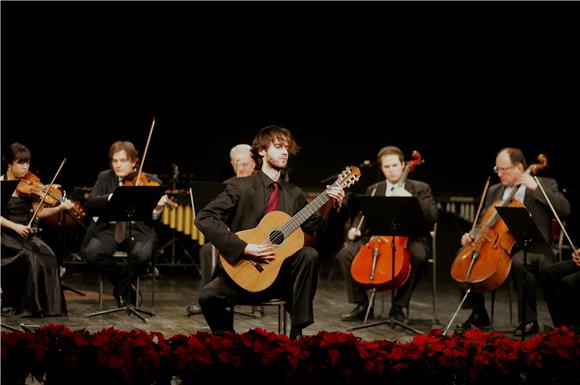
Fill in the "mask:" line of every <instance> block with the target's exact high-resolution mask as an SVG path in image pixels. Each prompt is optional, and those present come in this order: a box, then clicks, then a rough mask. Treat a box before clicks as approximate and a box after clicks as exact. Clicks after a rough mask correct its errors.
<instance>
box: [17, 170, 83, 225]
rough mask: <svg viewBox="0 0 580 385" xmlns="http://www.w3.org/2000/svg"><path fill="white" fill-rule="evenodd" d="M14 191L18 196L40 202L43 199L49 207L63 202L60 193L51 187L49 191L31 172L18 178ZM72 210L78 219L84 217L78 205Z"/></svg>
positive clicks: (62, 195)
mask: <svg viewBox="0 0 580 385" xmlns="http://www.w3.org/2000/svg"><path fill="white" fill-rule="evenodd" d="M16 191H18V193H19V194H20V195H24V196H29V197H30V196H31V197H34V198H37V199H39V200H42V198H43V197H44V204H46V205H47V206H50V207H55V206H58V205H60V204H61V203H64V201H65V198H64V194H63V193H62V191H60V190H59V189H58V188H57V187H56V186H51V187H50V189H49V188H48V186H46V185H44V184H43V183H42V182H41V181H40V178H39V177H38V176H36V175H34V174H33V173H32V172H28V173H26V175H24V177H22V178H20V181H19V183H18V186H16ZM45 195H46V196H45ZM72 210H73V212H74V214H75V215H76V216H77V217H78V218H82V217H84V216H85V213H84V211H83V209H82V208H81V207H80V204H75V205H74V207H73V209H72Z"/></svg>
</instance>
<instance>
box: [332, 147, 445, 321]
mask: <svg viewBox="0 0 580 385" xmlns="http://www.w3.org/2000/svg"><path fill="white" fill-rule="evenodd" d="M377 163H378V165H379V167H380V169H381V171H382V173H383V175H384V176H385V180H384V181H382V182H378V183H375V184H373V185H371V186H369V187H368V189H367V194H368V195H373V196H387V197H389V196H411V195H413V196H416V197H417V198H418V200H419V204H420V206H421V209H422V211H423V216H424V218H425V220H426V222H427V223H430V224H433V223H435V222H436V221H437V217H438V213H439V212H438V210H437V204H436V202H435V198H434V197H433V194H432V193H431V187H430V186H429V185H428V184H427V183H424V182H420V181H417V180H412V179H406V181H405V182H404V185H403V186H400V185H399V182H400V179H401V177H402V175H403V169H404V167H405V161H404V156H403V152H402V151H401V150H400V149H399V148H397V147H393V146H387V147H383V148H382V149H381V150H380V151H379V153H378V154H377ZM361 217H362V213H359V214H358V215H357V217H356V218H355V219H354V220H353V227H352V228H351V229H350V230H349V231H348V235H347V237H348V240H349V241H351V242H347V243H346V244H345V246H344V247H343V248H342V249H341V250H340V251H339V252H338V253H337V255H336V257H337V258H338V261H339V265H340V268H341V271H342V273H343V276H344V279H345V281H346V291H347V296H348V301H349V302H351V303H354V304H356V306H355V308H354V309H353V310H352V311H351V312H350V313H348V314H345V315H343V316H342V320H343V321H357V320H363V319H364V317H365V313H366V309H367V307H368V304H369V299H368V297H367V293H366V289H365V287H363V286H361V285H360V284H358V283H357V282H356V281H354V280H353V278H352V276H351V264H352V262H353V260H354V258H355V256H356V255H357V253H358V252H359V250H360V248H361V246H362V245H364V244H365V243H366V242H367V241H368V239H369V238H368V237H367V236H365V237H362V238H361V235H362V233H363V231H361V229H360V228H358V224H359V223H360V222H361ZM428 238H429V237H428V236H424V237H415V238H411V239H409V242H408V244H407V246H408V249H409V253H410V258H411V274H410V276H409V278H408V279H407V281H406V283H405V284H404V285H403V286H401V287H400V288H398V289H397V290H396V294H395V298H394V303H393V305H392V307H391V310H390V312H389V315H390V317H392V318H394V319H395V320H397V321H401V322H402V321H405V320H406V315H405V313H404V312H403V309H404V308H407V307H408V306H409V302H410V300H411V294H412V292H413V290H414V289H415V287H416V286H417V283H418V282H419V279H420V278H421V274H422V272H423V267H424V265H425V263H426V262H427V259H428V258H429V255H430V253H431V246H430V245H431V240H430V239H428ZM369 317H372V311H371V313H370V315H369Z"/></svg>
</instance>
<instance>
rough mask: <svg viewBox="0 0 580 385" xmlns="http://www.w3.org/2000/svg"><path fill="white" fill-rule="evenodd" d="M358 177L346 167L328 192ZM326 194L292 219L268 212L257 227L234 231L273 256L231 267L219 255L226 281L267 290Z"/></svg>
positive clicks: (300, 244) (299, 242)
mask: <svg viewBox="0 0 580 385" xmlns="http://www.w3.org/2000/svg"><path fill="white" fill-rule="evenodd" d="M359 178H360V170H359V168H358V167H354V166H347V167H346V168H345V170H344V171H343V172H341V173H340V174H339V175H338V178H337V179H336V181H335V182H334V183H333V184H332V186H331V187H329V189H330V188H332V187H333V186H341V187H342V188H343V189H344V188H347V187H350V186H352V185H353V184H354V183H355V182H356V181H358V180H359ZM327 191H328V189H327V190H325V191H324V192H323V193H321V194H320V195H319V196H318V197H316V198H315V199H314V200H313V201H312V202H310V203H309V204H308V205H306V206H304V208H302V210H300V211H299V212H298V213H296V214H295V215H294V216H293V217H290V215H288V214H286V213H285V212H282V211H271V212H269V213H267V214H266V215H265V216H264V217H263V218H262V220H261V221H260V223H259V224H258V226H256V227H254V228H253V229H248V230H243V231H238V232H237V233H236V235H237V236H238V237H240V239H242V240H243V241H245V242H247V243H258V244H264V243H267V244H269V245H270V246H272V248H273V249H274V252H275V255H276V256H275V258H274V259H273V260H272V261H270V263H259V262H256V261H254V260H253V259H249V258H241V259H240V260H238V261H237V262H236V263H235V264H231V263H230V262H228V260H227V259H226V258H224V257H223V256H222V255H221V254H220V261H221V264H222V267H223V268H224V270H225V271H226V273H227V274H228V275H229V276H230V278H232V279H233V280H234V281H235V282H236V283H237V284H238V285H239V286H240V287H242V288H243V289H246V290H247V291H250V292H254V293H255V292H258V291H262V290H265V289H267V288H268V287H270V285H272V283H274V281H275V280H276V277H277V276H278V273H279V272H280V268H281V266H282V263H283V262H284V260H285V259H286V258H288V257H289V256H291V255H293V254H294V253H296V252H297V251H298V250H300V249H301V248H302V247H303V246H304V233H303V232H302V229H300V225H301V224H302V223H304V221H306V220H307V219H308V218H310V216H312V214H314V213H315V212H316V210H318V209H319V208H320V207H322V206H323V205H324V204H325V203H326V202H328V200H329V199H330V197H329V196H328V193H327Z"/></svg>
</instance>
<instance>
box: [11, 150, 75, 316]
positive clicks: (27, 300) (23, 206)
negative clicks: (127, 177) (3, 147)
mask: <svg viewBox="0 0 580 385" xmlns="http://www.w3.org/2000/svg"><path fill="white" fill-rule="evenodd" d="M30 159H31V153H30V151H29V150H28V148H26V146H24V145H22V144H20V143H13V144H11V145H10V147H9V148H8V151H7V152H6V154H5V156H4V161H5V163H6V166H7V171H6V174H4V175H2V180H21V179H23V178H25V177H26V176H27V175H30V172H29V170H28V169H29V167H30ZM21 184H22V185H23V188H21ZM26 187H27V186H24V183H23V182H21V183H20V184H19V185H18V187H17V189H16V190H15V192H14V194H13V196H12V198H10V200H9V201H8V203H7V204H6V206H5V207H2V216H0V221H1V222H0V223H1V225H2V309H3V313H4V312H6V313H9V314H14V315H21V316H42V315H46V316H57V315H64V314H66V312H67V310H66V302H65V300H64V296H63V293H62V289H61V285H60V277H59V266H58V262H57V258H56V256H55V254H54V252H53V251H52V249H51V248H50V247H49V246H48V245H47V244H46V243H44V242H43V241H42V240H41V239H40V238H39V237H37V236H35V235H34V234H32V233H31V226H30V224H29V223H30V219H31V218H32V213H33V212H34V211H36V209H37V208H38V206H39V205H41V203H40V200H41V199H42V196H41V195H44V194H37V195H35V194H32V193H30V189H27V188H26ZM73 207H74V205H73V203H72V202H70V201H69V200H67V199H64V200H59V201H58V205H57V206H56V207H45V206H44V205H42V206H41V207H40V208H38V211H37V215H38V217H40V218H44V217H47V216H50V215H54V214H57V213H58V212H60V211H62V210H70V209H71V208H73Z"/></svg>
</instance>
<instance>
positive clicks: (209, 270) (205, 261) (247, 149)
mask: <svg viewBox="0 0 580 385" xmlns="http://www.w3.org/2000/svg"><path fill="white" fill-rule="evenodd" d="M230 164H231V165H232V169H233V170H234V173H235V176H233V177H231V178H229V179H226V180H225V181H224V183H229V182H230V181H232V180H234V179H235V178H243V177H245V176H250V175H253V174H255V173H256V172H257V171H256V162H255V161H254V158H252V146H250V145H249V144H245V143H241V144H237V145H235V146H234V147H232V149H231V150H230ZM212 248H213V245H212V244H211V243H206V244H205V245H203V246H202V247H201V248H200V249H199V267H200V270H201V281H200V287H204V286H205V285H206V284H207V283H208V282H209V281H210V279H211V275H212V274H213V271H214V267H215V266H214V265H215V264H214V258H215V257H216V256H214V253H213V252H212ZM186 311H187V315H189V316H191V315H196V314H200V313H201V307H200V306H199V304H197V303H196V304H194V305H191V306H188V307H187V309H186Z"/></svg>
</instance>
